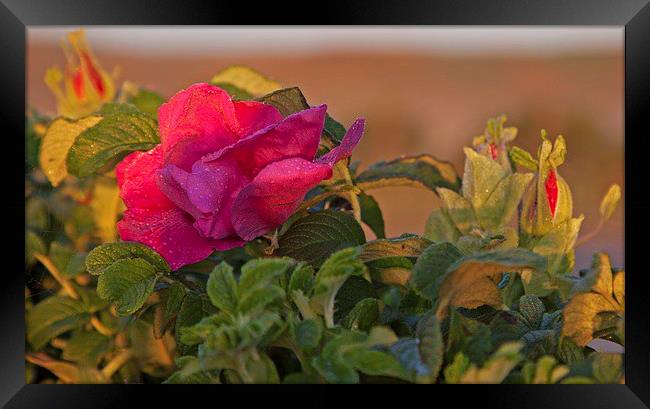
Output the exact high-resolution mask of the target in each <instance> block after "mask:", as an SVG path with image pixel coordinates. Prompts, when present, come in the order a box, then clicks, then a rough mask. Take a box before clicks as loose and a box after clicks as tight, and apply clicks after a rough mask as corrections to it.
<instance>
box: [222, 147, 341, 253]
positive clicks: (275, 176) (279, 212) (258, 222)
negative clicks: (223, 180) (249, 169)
mask: <svg viewBox="0 0 650 409" xmlns="http://www.w3.org/2000/svg"><path fill="white" fill-rule="evenodd" d="M330 177H332V168H331V167H330V166H329V165H325V164H319V163H313V162H310V161H308V160H305V159H302V158H290V159H285V160H281V161H278V162H274V163H272V164H270V165H268V166H267V167H265V168H264V169H262V170H261V171H260V172H259V174H258V175H257V176H256V177H255V179H253V181H252V182H251V183H249V184H248V185H246V187H244V188H243V189H242V190H241V192H239V195H238V196H237V198H236V199H235V202H234V204H233V207H232V209H233V210H232V224H233V226H234V227H235V231H236V232H237V235H238V236H239V237H241V238H242V239H244V240H246V241H249V240H252V239H254V238H256V237H259V236H260V235H262V234H264V233H266V232H268V231H270V230H272V229H274V228H276V227H278V226H279V225H281V224H282V223H284V221H286V220H287V218H288V217H289V216H291V214H293V212H295V211H296V209H297V208H298V206H299V205H300V203H301V202H302V200H303V198H304V197H305V194H306V193H307V192H308V191H309V190H310V189H311V188H313V187H314V186H316V185H318V184H319V183H320V182H321V181H322V180H324V179H329V178H330Z"/></svg>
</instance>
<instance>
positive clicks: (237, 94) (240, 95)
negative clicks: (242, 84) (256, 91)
mask: <svg viewBox="0 0 650 409" xmlns="http://www.w3.org/2000/svg"><path fill="white" fill-rule="evenodd" d="M213 85H216V86H217V87H219V88H221V89H223V90H224V91H226V92H227V93H228V95H230V97H231V98H232V99H233V100H235V101H245V100H251V99H254V98H255V96H254V95H253V94H251V93H250V92H246V91H245V90H243V89H241V88H239V87H237V86H235V85H232V84H229V83H227V82H218V83H215V84H213Z"/></svg>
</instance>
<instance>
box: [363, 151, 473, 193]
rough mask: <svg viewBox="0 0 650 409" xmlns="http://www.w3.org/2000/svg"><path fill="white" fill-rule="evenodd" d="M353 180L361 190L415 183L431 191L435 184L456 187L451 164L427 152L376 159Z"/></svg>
mask: <svg viewBox="0 0 650 409" xmlns="http://www.w3.org/2000/svg"><path fill="white" fill-rule="evenodd" d="M355 182H356V185H357V186H359V187H360V188H361V189H362V190H364V191H365V190H370V189H375V188H380V187H385V186H416V187H424V188H428V189H431V190H433V191H435V190H436V188H438V187H446V188H449V189H452V190H458V188H459V187H460V179H459V178H458V175H457V174H456V170H455V169H454V167H453V166H452V165H451V164H450V163H448V162H443V161H440V160H438V159H436V158H434V157H433V156H431V155H420V156H413V157H405V158H400V159H396V160H392V161H390V162H379V163H376V164H374V165H372V166H371V167H369V168H368V169H366V170H365V171H363V172H361V173H360V174H359V175H358V176H357V177H356V178H355Z"/></svg>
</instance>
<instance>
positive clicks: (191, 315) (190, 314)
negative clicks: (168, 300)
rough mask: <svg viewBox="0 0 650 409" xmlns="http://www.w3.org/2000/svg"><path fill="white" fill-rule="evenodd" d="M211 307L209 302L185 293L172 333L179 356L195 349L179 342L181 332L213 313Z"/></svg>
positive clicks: (190, 293) (195, 295)
mask: <svg viewBox="0 0 650 409" xmlns="http://www.w3.org/2000/svg"><path fill="white" fill-rule="evenodd" d="M211 305H212V304H210V301H209V300H206V299H205V298H203V297H201V296H199V295H197V294H195V293H192V292H189V293H187V296H185V298H184V299H183V303H182V304H181V309H180V310H179V311H178V316H177V317H176V328H175V331H174V333H175V336H176V344H177V348H178V352H179V354H181V355H187V354H189V353H191V352H192V351H193V350H195V348H192V347H189V346H188V345H186V344H184V343H183V342H181V333H182V330H183V328H187V327H191V326H193V325H194V324H196V323H198V322H199V321H201V319H203V318H204V317H207V316H208V315H210V314H211V313H213V312H214V308H212V307H211Z"/></svg>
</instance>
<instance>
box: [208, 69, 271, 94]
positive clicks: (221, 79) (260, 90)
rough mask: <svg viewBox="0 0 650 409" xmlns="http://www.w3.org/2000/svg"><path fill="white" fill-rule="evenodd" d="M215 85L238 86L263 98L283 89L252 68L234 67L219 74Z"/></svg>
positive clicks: (215, 77) (212, 81) (213, 78)
mask: <svg viewBox="0 0 650 409" xmlns="http://www.w3.org/2000/svg"><path fill="white" fill-rule="evenodd" d="M210 82H211V83H213V84H217V85H218V84H219V83H226V84H231V85H234V86H236V87H237V88H239V89H241V90H243V91H246V92H248V93H250V94H253V95H255V96H261V95H265V94H268V93H271V92H273V91H276V90H278V89H280V88H282V85H280V83H279V82H276V81H273V80H271V79H269V78H266V77H265V76H263V75H262V74H260V73H259V72H257V71H255V70H254V69H252V68H250V67H245V66H242V65H233V66H230V67H228V68H225V69H224V70H222V71H220V72H218V73H217V74H216V75H215V76H214V77H212V80H210Z"/></svg>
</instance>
